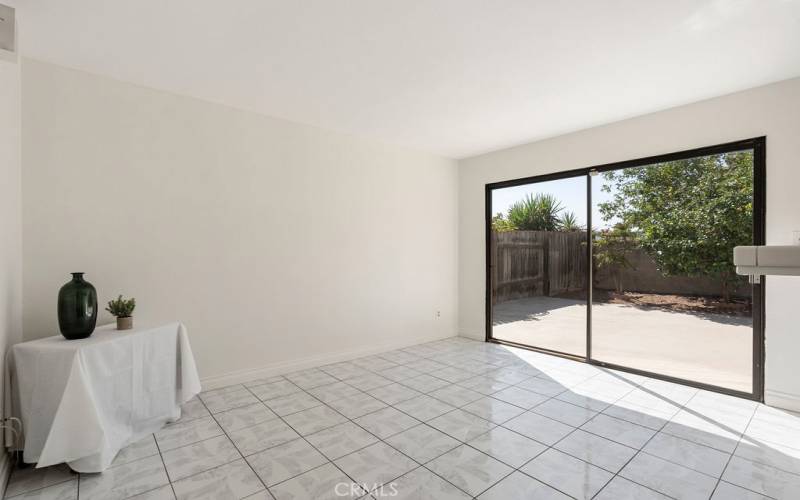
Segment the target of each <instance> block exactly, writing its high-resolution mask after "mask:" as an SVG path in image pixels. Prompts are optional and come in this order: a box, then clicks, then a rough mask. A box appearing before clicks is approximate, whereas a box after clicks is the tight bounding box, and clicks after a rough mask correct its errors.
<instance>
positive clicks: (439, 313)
mask: <svg viewBox="0 0 800 500" xmlns="http://www.w3.org/2000/svg"><path fill="white" fill-rule="evenodd" d="M441 317H442V311H436V316H435V318H436V319H439V318H441Z"/></svg>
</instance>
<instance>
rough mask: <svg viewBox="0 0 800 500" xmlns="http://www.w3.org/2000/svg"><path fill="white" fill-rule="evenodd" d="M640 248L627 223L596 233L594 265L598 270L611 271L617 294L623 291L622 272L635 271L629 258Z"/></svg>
mask: <svg viewBox="0 0 800 500" xmlns="http://www.w3.org/2000/svg"><path fill="white" fill-rule="evenodd" d="M638 248H639V242H638V241H637V239H636V234H635V233H634V232H633V231H631V229H630V228H629V227H628V226H627V225H626V224H625V223H622V222H620V223H617V224H614V226H613V227H611V228H609V229H602V230H600V231H595V232H594V244H593V247H592V255H593V256H594V264H595V265H596V266H597V268H598V269H599V268H607V269H609V271H610V274H611V279H612V280H614V289H615V290H616V291H617V292H622V291H623V286H622V285H623V283H622V271H623V270H625V269H633V265H632V264H631V262H630V260H629V257H630V255H631V254H632V253H633V252H634V251H635V250H636V249H638Z"/></svg>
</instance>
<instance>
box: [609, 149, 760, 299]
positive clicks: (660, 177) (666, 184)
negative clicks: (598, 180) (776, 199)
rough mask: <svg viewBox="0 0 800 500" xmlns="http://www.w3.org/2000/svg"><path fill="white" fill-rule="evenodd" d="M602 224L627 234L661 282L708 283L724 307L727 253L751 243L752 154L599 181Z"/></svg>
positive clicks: (731, 276) (729, 267)
mask: <svg viewBox="0 0 800 500" xmlns="http://www.w3.org/2000/svg"><path fill="white" fill-rule="evenodd" d="M603 175H604V177H605V179H606V181H608V184H610V185H613V186H614V189H613V190H612V189H611V188H610V187H609V185H606V186H604V189H605V190H606V191H607V192H613V193H614V195H613V198H612V200H611V201H609V202H607V203H601V204H600V205H599V208H600V212H601V214H602V215H603V218H604V219H605V220H619V221H621V222H622V223H623V224H625V226H627V227H628V228H630V230H632V231H634V232H635V233H636V235H637V239H638V241H639V243H640V244H641V246H642V248H643V249H644V250H646V251H647V252H648V253H649V254H650V255H651V256H652V257H653V259H654V260H655V261H656V263H657V265H658V266H659V269H660V270H661V272H662V273H664V274H665V275H685V276H703V275H705V276H712V277H716V278H718V279H719V280H720V281H721V282H722V290H721V294H722V297H723V299H724V300H726V301H729V300H730V289H731V286H732V285H733V284H734V283H736V282H737V281H738V280H739V279H740V278H738V277H737V276H736V274H735V272H734V266H733V247H735V246H737V245H747V244H751V242H752V228H753V206H752V202H753V155H752V152H735V153H725V154H719V155H712V156H702V157H698V158H690V159H686V160H678V161H671V162H665V163H659V164H655V165H647V166H644V167H637V168H628V169H624V170H618V171H611V172H606V173H604V174H603Z"/></svg>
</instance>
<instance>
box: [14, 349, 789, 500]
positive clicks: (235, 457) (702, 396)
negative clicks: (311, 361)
mask: <svg viewBox="0 0 800 500" xmlns="http://www.w3.org/2000/svg"><path fill="white" fill-rule="evenodd" d="M387 497H391V498H397V499H415V500H422V499H437V500H438V499H459V500H463V499H469V498H480V499H504V500H505V499H510V500H513V499H528V498H536V499H540V498H541V499H569V498H573V499H575V498H592V499H596V500H612V499H613V500H622V499H626V498H632V499H637V500H638V499H651V498H652V499H669V498H673V499H695V498H696V499H705V500H709V499H712V500H728V499H736V498H748V499H750V498H753V499H796V498H800V415H797V414H793V413H790V412H787V411H783V410H779V409H775V408H770V407H766V406H764V405H761V404H757V403H754V402H752V401H746V400H742V399H738V398H733V397H729V396H724V395H720V394H716V393H712V392H707V391H701V390H698V389H694V388H690V387H685V386H680V385H675V384H671V383H668V382H663V381H660V380H654V379H648V378H645V377H640V376H632V375H630V374H626V373H621V372H614V371H612V370H607V369H603V368H599V367H595V366H591V365H586V364H582V363H576V362H573V361H569V360H566V359H561V358H556V357H552V356H547V355H544V354H540V353H535V352H529V351H523V350H519V349H515V348H510V347H504V346H499V345H495V344H486V343H483V342H475V341H470V340H466V339H462V338H451V339H446V340H441V341H436V342H431V343H427V344H420V345H415V346H412V347H409V348H406V349H401V350H396V351H391V352H386V353H383V354H380V355H376V356H369V357H366V358H360V359H355V360H352V361H346V362H341V363H334V364H331V365H325V366H321V367H318V368H313V369H309V370H303V371H300V372H295V373H289V374H287V375H285V376H275V377H269V378H265V379H260V380H255V381H252V382H247V383H244V384H237V385H233V386H230V387H223V388H217V389H214V390H210V391H206V392H204V393H202V394H201V395H200V396H199V397H198V398H195V399H193V400H192V401H190V402H189V403H187V404H186V405H185V407H184V409H183V413H182V418H181V419H180V420H179V421H177V422H175V423H173V424H170V425H168V426H166V427H165V428H164V429H162V430H160V431H159V432H157V433H156V434H155V435H150V436H146V437H145V438H144V439H141V440H139V441H137V442H135V443H133V444H131V445H130V446H128V447H127V448H126V449H124V450H123V451H122V452H120V454H119V455H118V456H117V458H116V459H115V461H114V463H113V464H112V466H111V467H110V468H109V469H108V470H107V471H106V472H104V473H102V474H76V473H72V472H71V471H70V470H69V468H68V467H66V466H65V465H63V464H62V465H58V466H53V467H46V468H42V469H36V468H33V467H26V468H20V469H16V470H14V471H13V473H12V475H11V478H10V480H9V484H8V487H7V489H6V492H5V497H4V498H8V499H15V500H25V499H38V500H77V499H79V498H80V499H82V500H85V499H93V498H99V499H112V500H113V499H120V500H122V499H127V498H132V499H138V500H166V499H170V500H179V499H187V500H191V499H209V500H217V499H245V498H247V499H250V500H272V499H279V500H280V499H292V500H302V499H310V500H311V499H313V500H316V499H339V498H364V499H367V500H369V499H370V498H372V499H379V498H387Z"/></svg>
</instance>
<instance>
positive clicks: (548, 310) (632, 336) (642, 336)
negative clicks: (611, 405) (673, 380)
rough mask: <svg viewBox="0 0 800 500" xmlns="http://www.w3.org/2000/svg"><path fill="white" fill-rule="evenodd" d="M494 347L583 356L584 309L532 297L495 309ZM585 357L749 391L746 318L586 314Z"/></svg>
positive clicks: (619, 310)
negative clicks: (501, 343) (504, 344)
mask: <svg viewBox="0 0 800 500" xmlns="http://www.w3.org/2000/svg"><path fill="white" fill-rule="evenodd" d="M493 316H494V318H493V320H494V328H493V336H494V337H495V338H497V339H501V340H508V341H513V342H518V343H521V344H526V345H531V346H536V347H542V348H547V349H552V350H556V351H561V352H567V353H571V354H576V355H579V356H584V355H585V354H586V305H585V303H583V302H582V301H579V300H573V299H561V298H553V297H531V298H525V299H517V300H510V301H505V302H501V303H499V304H495V306H494V315H493ZM592 317H593V321H592V339H593V343H592V357H593V358H594V359H597V360H599V361H606V362H609V363H615V364H618V365H622V366H627V367H631V368H638V369H641V370H647V371H650V372H654V373H660V374H665V375H670V376H674V377H680V378H683V379H688V380H694V381H698V382H703V383H706V384H712V385H717V386H721V387H726V388H730V389H735V390H739V391H744V392H751V391H752V367H751V364H752V342H753V340H752V326H751V319H750V318H749V317H739V316H728V315H722V314H706V313H689V312H671V311H666V310H661V309H653V308H640V307H636V306H631V305H623V304H602V303H600V304H597V303H595V304H594V305H593V307H592Z"/></svg>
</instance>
